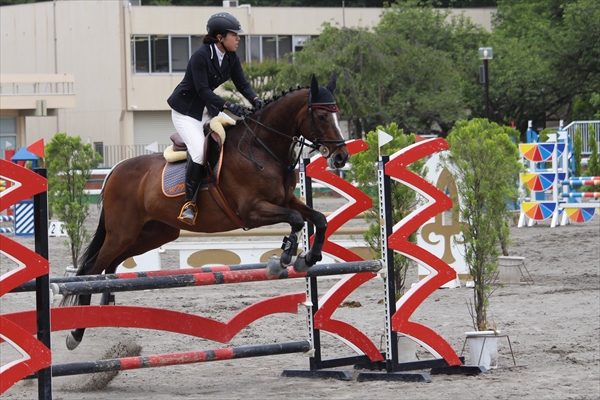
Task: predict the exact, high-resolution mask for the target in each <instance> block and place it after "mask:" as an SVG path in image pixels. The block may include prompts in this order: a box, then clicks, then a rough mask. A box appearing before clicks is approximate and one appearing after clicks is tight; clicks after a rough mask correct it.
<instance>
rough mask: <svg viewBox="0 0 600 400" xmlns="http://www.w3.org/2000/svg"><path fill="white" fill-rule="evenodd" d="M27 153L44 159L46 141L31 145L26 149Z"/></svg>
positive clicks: (42, 140) (41, 140)
mask: <svg viewBox="0 0 600 400" xmlns="http://www.w3.org/2000/svg"><path fill="white" fill-rule="evenodd" d="M26 149H27V151H28V152H30V153H33V154H35V155H36V156H38V157H41V158H44V155H45V153H44V139H40V140H38V141H37V142H35V143H33V144H30V145H29V146H27V147H26Z"/></svg>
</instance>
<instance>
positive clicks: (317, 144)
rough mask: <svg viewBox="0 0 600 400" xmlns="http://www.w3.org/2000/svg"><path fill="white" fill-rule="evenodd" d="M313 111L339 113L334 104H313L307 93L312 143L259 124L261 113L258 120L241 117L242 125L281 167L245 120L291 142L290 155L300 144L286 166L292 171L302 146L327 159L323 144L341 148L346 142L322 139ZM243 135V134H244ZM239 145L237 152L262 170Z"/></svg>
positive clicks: (328, 151)
mask: <svg viewBox="0 0 600 400" xmlns="http://www.w3.org/2000/svg"><path fill="white" fill-rule="evenodd" d="M314 109H322V110H326V111H328V112H330V113H337V112H338V111H339V109H338V107H337V104H336V103H335V102H324V103H313V102H312V93H311V92H310V90H309V92H308V118H309V123H310V132H311V137H312V143H307V142H306V141H305V139H304V137H303V136H300V137H298V136H289V135H287V134H285V133H283V132H280V131H278V130H277V129H274V128H271V127H269V126H267V125H265V124H263V123H262V122H260V117H261V115H262V111H261V112H260V113H259V117H258V119H254V118H250V116H245V117H243V119H242V121H243V122H244V125H246V132H248V131H249V132H251V133H252V136H253V138H254V139H256V140H257V141H258V143H260V145H261V146H262V147H263V148H264V149H265V150H267V152H268V153H269V154H271V156H272V157H273V158H274V159H275V160H277V162H278V163H279V164H281V165H283V164H282V163H281V161H280V160H279V158H278V157H277V156H276V155H275V154H274V153H273V152H272V151H271V149H269V147H268V146H267V145H266V144H265V143H264V142H263V141H262V140H261V139H260V138H259V137H258V136H257V135H256V134H255V133H254V131H253V130H252V129H251V128H250V126H249V125H248V122H247V121H246V120H249V121H251V122H254V123H255V124H256V125H259V126H261V127H263V128H264V129H266V130H268V131H270V132H273V133H275V134H277V135H280V136H283V137H285V138H288V139H290V140H291V141H292V144H291V146H290V154H292V153H293V148H294V146H295V145H296V144H300V150H299V151H298V156H297V157H292V159H293V164H292V165H290V166H288V167H287V169H288V170H293V169H295V168H296V165H297V164H298V161H299V160H300V157H301V154H302V148H303V147H304V146H306V147H309V148H311V149H313V150H316V151H318V152H319V153H321V155H323V157H325V158H328V157H329V156H330V155H331V154H332V152H331V151H330V150H329V148H327V146H325V145H324V143H337V145H336V147H341V146H343V145H344V144H345V143H346V142H345V140H344V139H322V138H321V137H320V136H321V135H320V132H317V130H316V129H315V122H314V117H313V110H314ZM244 135H245V133H244ZM240 145H241V141H240V143H239V144H238V150H239V151H240V153H241V154H242V155H243V156H244V157H246V158H248V159H249V160H251V161H253V162H254V164H255V165H256V166H257V167H258V168H260V169H263V167H262V165H260V164H258V163H257V162H256V160H254V158H253V157H248V156H247V155H245V154H243V153H242V151H241V149H240V148H239V146H240Z"/></svg>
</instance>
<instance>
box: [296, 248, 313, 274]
mask: <svg viewBox="0 0 600 400" xmlns="http://www.w3.org/2000/svg"><path fill="white" fill-rule="evenodd" d="M313 265H314V264H309V263H307V262H306V252H305V251H303V252H302V253H300V255H299V256H298V257H296V261H294V271H296V272H306V271H308V270H309V269H310V267H312V266H313Z"/></svg>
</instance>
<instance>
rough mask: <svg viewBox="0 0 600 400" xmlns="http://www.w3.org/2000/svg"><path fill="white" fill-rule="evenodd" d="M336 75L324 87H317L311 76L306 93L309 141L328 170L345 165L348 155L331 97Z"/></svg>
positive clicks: (336, 109)
mask: <svg viewBox="0 0 600 400" xmlns="http://www.w3.org/2000/svg"><path fill="white" fill-rule="evenodd" d="M336 80H337V74H336V73H335V72H334V73H333V76H332V77H331V80H330V81H329V83H328V84H327V86H326V87H323V86H319V84H318V83H317V78H316V77H315V76H314V75H313V76H312V79H311V82H310V89H309V92H308V119H309V125H310V135H306V134H304V136H305V137H306V138H307V139H308V140H310V141H311V142H312V143H313V144H314V145H315V147H316V148H318V149H319V152H320V153H321V154H322V155H323V157H325V158H326V159H327V164H328V165H329V167H330V168H334V169H338V168H342V167H343V166H344V165H346V162H347V161H348V158H349V157H350V153H349V152H348V149H347V148H346V144H345V140H344V137H343V136H342V131H341V129H340V113H339V110H338V107H337V105H336V103H335V99H334V97H333V91H334V90H335V84H336Z"/></svg>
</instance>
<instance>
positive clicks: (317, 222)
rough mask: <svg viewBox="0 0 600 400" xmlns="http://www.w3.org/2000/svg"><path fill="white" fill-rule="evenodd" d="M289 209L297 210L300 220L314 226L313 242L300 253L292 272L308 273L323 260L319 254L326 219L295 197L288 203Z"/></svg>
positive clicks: (323, 238) (323, 237) (325, 228)
mask: <svg viewBox="0 0 600 400" xmlns="http://www.w3.org/2000/svg"><path fill="white" fill-rule="evenodd" d="M289 207H290V208H292V209H294V210H297V211H298V212H299V213H300V215H302V218H303V219H305V220H307V221H309V222H312V223H313V224H314V226H315V240H314V241H313V244H312V246H311V248H310V250H308V251H304V252H302V253H301V254H300V255H299V256H298V257H297V258H296V261H295V262H294V270H296V271H298V272H305V271H308V269H309V268H310V267H312V266H313V265H315V264H316V263H317V262H319V261H321V260H322V259H323V255H322V254H321V252H322V250H323V245H324V244H325V231H326V230H327V218H325V216H324V215H323V214H322V213H320V212H318V211H315V210H313V209H312V208H310V207H308V206H307V205H306V204H304V203H303V202H301V201H300V199H298V198H297V197H293V198H292V200H291V201H290V203H289Z"/></svg>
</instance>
